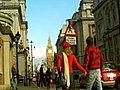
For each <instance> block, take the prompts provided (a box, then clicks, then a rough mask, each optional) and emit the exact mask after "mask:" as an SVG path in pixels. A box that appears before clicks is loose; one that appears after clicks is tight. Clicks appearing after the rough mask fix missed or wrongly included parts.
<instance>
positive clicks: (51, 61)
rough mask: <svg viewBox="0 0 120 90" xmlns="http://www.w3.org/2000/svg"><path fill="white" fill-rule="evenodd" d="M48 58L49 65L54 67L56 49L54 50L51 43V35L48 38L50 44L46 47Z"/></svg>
mask: <svg viewBox="0 0 120 90" xmlns="http://www.w3.org/2000/svg"><path fill="white" fill-rule="evenodd" d="M46 58H47V59H46V60H47V66H48V67H49V68H51V69H53V68H54V51H53V47H52V44H51V39H50V37H49V38H48V45H47V48H46Z"/></svg>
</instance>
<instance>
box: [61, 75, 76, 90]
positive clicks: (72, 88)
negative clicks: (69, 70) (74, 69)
mask: <svg viewBox="0 0 120 90" xmlns="http://www.w3.org/2000/svg"><path fill="white" fill-rule="evenodd" d="M62 90H75V81H74V75H73V74H70V88H69V89H67V88H66V86H65V87H62Z"/></svg>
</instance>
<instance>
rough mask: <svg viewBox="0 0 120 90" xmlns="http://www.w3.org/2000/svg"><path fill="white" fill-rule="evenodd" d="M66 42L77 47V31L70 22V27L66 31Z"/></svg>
mask: <svg viewBox="0 0 120 90" xmlns="http://www.w3.org/2000/svg"><path fill="white" fill-rule="evenodd" d="M65 36H66V41H67V42H69V43H70V44H71V45H76V44H77V43H76V36H77V34H76V31H75V29H74V27H73V25H72V24H71V22H70V21H69V20H68V26H67V28H66V31H65Z"/></svg>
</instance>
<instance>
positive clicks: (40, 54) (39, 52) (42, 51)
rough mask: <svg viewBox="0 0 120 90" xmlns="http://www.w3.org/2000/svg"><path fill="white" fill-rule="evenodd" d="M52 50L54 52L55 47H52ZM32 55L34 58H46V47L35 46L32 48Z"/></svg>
mask: <svg viewBox="0 0 120 90" xmlns="http://www.w3.org/2000/svg"><path fill="white" fill-rule="evenodd" d="M53 49H54V52H56V47H53ZM33 56H34V57H35V58H46V47H35V49H34V50H33Z"/></svg>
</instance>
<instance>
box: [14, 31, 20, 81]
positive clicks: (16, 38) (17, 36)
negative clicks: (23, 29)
mask: <svg viewBox="0 0 120 90" xmlns="http://www.w3.org/2000/svg"><path fill="white" fill-rule="evenodd" d="M20 36H21V35H20V34H19V32H17V33H16V34H15V37H14V38H15V43H16V69H17V82H19V68H18V42H19V39H20Z"/></svg>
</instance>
